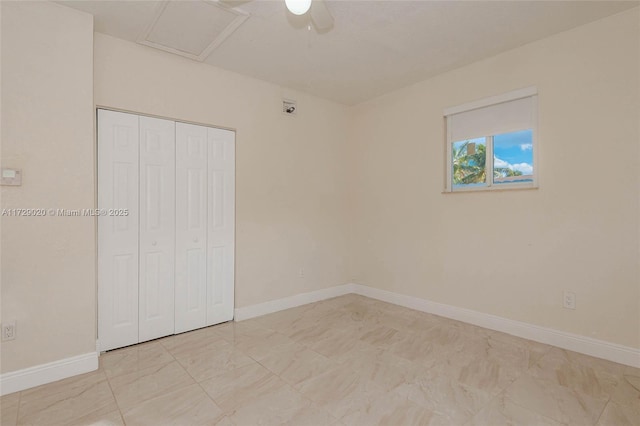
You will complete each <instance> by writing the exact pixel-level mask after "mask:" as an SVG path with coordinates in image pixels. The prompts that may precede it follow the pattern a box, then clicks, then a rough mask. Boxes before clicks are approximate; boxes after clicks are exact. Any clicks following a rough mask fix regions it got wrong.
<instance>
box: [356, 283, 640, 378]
mask: <svg viewBox="0 0 640 426" xmlns="http://www.w3.org/2000/svg"><path fill="white" fill-rule="evenodd" d="M351 288H352V289H353V292H354V293H356V294H359V295H362V296H366V297H370V298H372V299H377V300H381V301H383V302H388V303H393V304H395V305H400V306H404V307H407V308H411V309H415V310H417V311H422V312H427V313H430V314H434V315H438V316H441V317H445V318H451V319H455V320H458V321H462V322H466V323H469V324H473V325H477V326H480V327H484V328H488V329H490V330H496V331H501V332H503V333H507V334H511V335H513V336H517V337H522V338H523V339H528V340H534V341H536V342H540V343H545V344H548V345H553V346H557V347H559V348H562V349H568V350H570V351H574V352H580V353H583V354H586V355H591V356H594V357H597V358H603V359H606V360H609V361H613V362H617V363H620V364H625V365H630V366H632V367H636V368H640V349H636V348H632V347H629V346H623V345H618V344H616V343H611V342H606V341H604V340H598V339H593V338H591V337H586V336H581V335H579V334H573V333H569V332H566V331H559V330H554V329H552V328H546V327H541V326H538V325H533V324H529V323H525V322H521V321H516V320H512V319H508V318H503V317H499V316H496V315H491V314H486V313H483V312H478V311H472V310H470V309H465V308H459V307H456V306H451V305H445V304H444V303H437V302H431V301H429V300H425V299H420V298H418V297H413V296H406V295H403V294H398V293H393V292H390V291H385V290H380V289H377V288H373V287H368V286H365V285H360V284H351Z"/></svg>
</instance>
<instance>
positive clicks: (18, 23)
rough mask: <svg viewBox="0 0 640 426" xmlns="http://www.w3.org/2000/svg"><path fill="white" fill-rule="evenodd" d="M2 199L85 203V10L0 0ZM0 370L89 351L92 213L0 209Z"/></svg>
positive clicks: (88, 173)
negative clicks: (6, 180)
mask: <svg viewBox="0 0 640 426" xmlns="http://www.w3.org/2000/svg"><path fill="white" fill-rule="evenodd" d="M1 7H2V121H1V127H2V133H1V137H2V145H1V148H2V149H1V151H0V156H1V159H0V160H1V163H2V166H3V167H15V168H20V169H22V172H23V184H22V186H20V187H7V186H3V187H1V188H2V189H1V193H0V196H1V205H2V208H6V209H11V208H68V209H81V208H91V207H93V205H94V189H93V188H94V163H93V155H94V154H93V152H94V150H93V111H92V110H93V108H92V105H93V100H92V99H93V96H92V91H93V75H92V67H93V63H92V51H93V47H92V44H93V41H92V37H93V20H92V18H91V16H90V15H86V14H83V13H80V12H76V11H74V10H71V9H68V8H65V7H62V6H58V5H55V4H51V3H50V4H35V3H29V2H1ZM0 220H1V223H0V225H1V227H2V238H1V245H2V258H1V262H2V264H1V269H2V271H1V275H0V280H1V286H2V288H1V295H0V296H1V298H2V302H1V304H2V321H7V320H11V319H15V320H17V332H18V338H17V339H16V340H14V341H9V342H3V343H2V349H1V357H2V366H1V367H2V369H1V371H2V372H7V371H13V370H17V369H20V368H25V367H29V366H32V365H37V364H42V363H46V362H50V361H55V360H58V359H61V358H67V357H70V356H74V355H79V354H84V353H88V352H93V351H95V348H96V346H95V315H96V309H95V305H96V302H95V298H96V292H95V226H94V221H93V219H91V218H78V217H66V218H65V217H59V218H56V217H39V218H27V217H22V218H18V217H1V218H0Z"/></svg>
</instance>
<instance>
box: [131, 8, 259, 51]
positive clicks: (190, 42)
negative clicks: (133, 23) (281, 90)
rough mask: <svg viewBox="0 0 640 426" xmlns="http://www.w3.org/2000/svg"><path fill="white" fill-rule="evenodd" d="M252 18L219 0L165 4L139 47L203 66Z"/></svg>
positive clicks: (142, 36)
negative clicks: (169, 54) (227, 39)
mask: <svg viewBox="0 0 640 426" xmlns="http://www.w3.org/2000/svg"><path fill="white" fill-rule="evenodd" d="M248 17H249V14H248V13H246V12H244V11H242V10H239V9H234V8H231V7H228V6H226V5H224V4H222V3H220V2H218V1H215V0H196V1H168V0H165V1H163V2H161V3H160V4H159V7H158V11H157V12H156V14H155V16H154V17H153V20H152V21H151V23H150V24H149V26H148V27H147V29H146V30H145V31H144V32H143V33H142V35H140V37H139V38H138V43H140V44H144V45H146V46H150V47H154V48H156V49H160V50H164V51H166V52H170V53H174V54H176V55H180V56H184V57H187V58H189V59H193V60H196V61H200V62H202V61H204V60H205V59H206V58H207V56H209V55H210V54H211V52H212V51H213V50H214V49H215V48H216V47H218V46H219V45H220V44H222V42H223V41H224V40H225V39H226V38H227V37H229V36H230V35H231V34H232V33H233V32H234V31H235V30H236V29H237V28H238V27H239V26H240V25H242V23H243V22H244V21H245V20H246V19H247V18H248Z"/></svg>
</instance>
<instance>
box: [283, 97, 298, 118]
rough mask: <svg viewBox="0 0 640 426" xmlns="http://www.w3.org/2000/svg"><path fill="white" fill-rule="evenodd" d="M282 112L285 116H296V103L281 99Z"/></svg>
mask: <svg viewBox="0 0 640 426" xmlns="http://www.w3.org/2000/svg"><path fill="white" fill-rule="evenodd" d="M282 112H283V113H285V114H286V115H296V113H297V112H298V107H297V105H296V101H292V100H290V99H283V100H282Z"/></svg>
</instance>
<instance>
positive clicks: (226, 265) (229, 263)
mask: <svg viewBox="0 0 640 426" xmlns="http://www.w3.org/2000/svg"><path fill="white" fill-rule="evenodd" d="M95 108H96V116H97V117H99V116H100V115H101V114H107V115H108V114H110V113H114V114H126V115H128V116H131V117H135V118H137V119H138V120H140V119H142V118H144V117H147V118H151V119H160V120H167V121H171V122H174V124H175V129H176V130H175V132H174V136H176V138H175V143H176V148H175V154H176V155H175V157H174V159H175V166H176V168H175V181H174V183H176V186H175V191H176V192H174V196H175V202H176V206H175V221H176V227H175V251H174V255H175V257H176V264H175V266H176V267H175V269H174V275H173V276H174V280H175V281H174V286H175V289H177V288H178V276H177V275H178V269H177V256H178V253H177V248H178V227H177V223H178V209H179V206H180V205H179V198H178V193H177V191H178V189H177V179H178V177H177V173H178V158H177V155H178V151H177V150H178V147H177V144H178V140H177V127H178V125H182V124H184V125H194V126H201V127H204V128H205V129H206V130H207V136H206V139H207V153H206V155H205V158H206V159H207V173H206V186H207V190H206V209H207V214H206V217H205V221H206V227H205V254H206V255H205V265H206V272H205V282H206V284H205V285H206V293H205V297H204V299H205V300H204V322H203V323H200V322H199V325H198V326H193V325H190V328H187V329H183V327H179V326H178V322H179V320H178V318H177V310H178V306H177V299H178V298H177V297H175V296H177V295H176V294H175V293H174V297H175V298H174V315H176V316H175V317H174V330H173V333H169V334H178V333H180V332H183V331H189V330H193V329H196V328H199V327H205V326H210V325H214V324H219V323H221V322H225V321H231V320H233V319H234V307H235V306H234V300H235V297H234V293H235V170H236V164H235V136H236V131H235V130H234V129H229V128H224V127H218V126H213V125H211V124H206V123H198V122H191V121H183V120H177V119H174V118H170V117H160V116H155V115H150V114H144V113H139V112H134V111H129V110H122V109H117V108H112V107H108V106H103V105H96V107H95ZM101 111H104V113H101ZM102 120H103V122H104V118H103V119H102ZM99 121H100V119H99V120H98V121H97V122H96V127H97V128H96V137H97V140H96V144H97V148H96V164H97V165H98V167H97V169H98V173H97V182H96V193H97V203H98V207H99V208H102V207H104V208H109V206H110V205H112V204H113V201H112V200H111V199H106V198H105V197H104V195H105V194H103V192H104V190H103V188H102V184H101V183H100V182H101V181H104V178H105V176H104V175H103V173H101V167H100V163H101V158H102V157H103V156H104V154H103V153H102V150H101V147H100V139H101V138H103V136H102V135H101V132H102V130H104V129H101V127H100V123H99ZM211 131H213V132H214V134H216V131H221V132H226V134H227V136H226V137H225V138H226V140H227V141H228V142H226V143H225V145H226V146H225V158H226V160H225V161H224V162H223V163H220V161H217V163H216V164H217V165H216V166H215V167H213V168H212V165H211V161H212V160H211V159H212V155H213V156H215V155H217V154H216V153H215V152H214V151H212V150H213V148H212V146H211V143H210V142H211V140H212V138H211V136H210V135H211ZM137 132H140V125H139V121H138V129H137ZM223 139H224V138H223ZM137 143H138V157H137V161H138V168H137V172H138V174H137V175H135V176H132V177H133V178H135V179H136V182H135V187H136V191H137V192H136V196H137V197H138V202H137V203H134V204H135V206H131V207H130V208H129V213H130V214H129V216H128V219H129V220H131V221H135V223H136V225H137V231H138V234H139V232H140V221H141V219H140V217H139V213H140V210H139V207H140V206H139V203H140V202H141V200H140V182H139V173H140V138H138V142H137ZM216 152H217V153H218V154H219V151H216ZM221 164H223V165H222V168H223V169H220V167H221ZM216 170H217V171H222V172H223V173H224V175H225V184H224V186H225V195H224V199H225V206H224V215H225V224H224V232H223V233H222V234H223V235H224V236H225V241H224V243H223V244H222V245H224V248H225V255H224V256H223V257H220V256H218V257H217V258H216V256H215V255H212V253H213V251H212V250H213V249H215V248H216V247H218V248H219V247H220V244H217V243H215V242H213V243H212V241H211V238H212V236H213V235H216V234H218V235H220V231H221V229H217V232H214V231H213V230H214V228H215V227H214V225H213V224H214V221H215V218H214V215H213V214H212V210H211V209H212V208H213V207H212V199H213V197H215V196H216V194H215V190H213V189H211V188H209V185H211V184H212V173H213V172H214V171H216ZM111 222H114V221H113V220H111V221H110V220H108V219H107V220H103V219H101V217H99V218H98V226H97V228H98V239H97V252H98V253H97V257H98V273H97V281H98V285H97V287H98V300H97V305H98V315H97V317H98V318H97V319H98V321H97V322H98V350H99V351H106V350H110V349H115V348H119V347H123V346H128V345H131V344H135V343H140V342H142V341H144V340H140V338H141V336H140V335H139V333H140V331H139V327H140V308H139V305H140V295H139V292H138V291H136V292H134V293H135V300H133V298H131V302H132V303H131V304H130V305H131V306H133V305H134V304H135V305H136V306H137V312H136V315H135V318H136V324H135V326H136V329H137V330H138V331H137V333H136V338H135V339H134V337H133V333H132V331H131V330H132V327H130V328H129V329H128V332H125V333H122V332H119V333H118V336H117V337H116V338H115V339H114V338H113V337H110V336H108V333H106V332H105V330H104V326H105V318H109V316H110V315H111V316H113V312H111V313H110V312H109V310H110V309H111V311H113V307H112V306H113V304H111V307H108V306H107V304H105V300H104V298H105V290H106V286H105V284H106V281H107V277H105V276H104V274H103V271H105V270H106V268H107V266H109V265H108V264H107V263H108V260H106V259H104V255H105V241H102V238H103V236H104V234H105V232H106V230H107V229H108V227H109V226H113V225H112V224H111ZM229 236H231V239H229ZM191 241H193V238H191ZM136 243H137V247H136V248H137V251H136V252H135V253H134V255H135V262H133V265H135V277H137V278H138V281H139V280H140V279H141V277H140V260H141V258H140V256H141V246H140V236H139V235H138V237H137V239H136ZM220 265H222V266H223V267H222V268H220ZM216 268H218V276H219V277H220V276H224V277H225V281H224V284H223V286H222V287H220V286H218V287H217V288H222V289H223V290H222V292H221V291H219V290H217V296H215V295H214V293H213V289H214V287H213V286H215V285H216V284H217V283H216V279H215V275H216V274H215V273H213V272H214V271H215V270H216ZM220 271H222V275H220ZM137 283H138V287H139V282H137ZM132 294H133V293H132ZM221 297H222V298H221ZM133 302H135V303H133ZM221 302H222V303H221ZM132 318H133V316H132ZM110 321H111V322H113V320H110ZM119 331H121V330H119ZM169 334H166V335H169ZM158 337H160V336H158ZM134 340H135V341H134Z"/></svg>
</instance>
